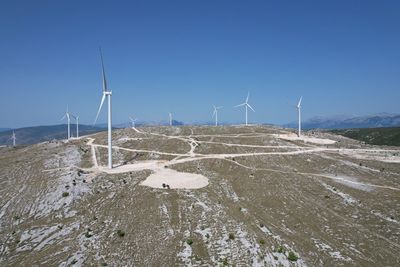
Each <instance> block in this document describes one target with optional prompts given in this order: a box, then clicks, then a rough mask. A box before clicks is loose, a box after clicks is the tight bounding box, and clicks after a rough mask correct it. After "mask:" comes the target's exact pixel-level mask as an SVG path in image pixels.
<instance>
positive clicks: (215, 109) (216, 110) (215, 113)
mask: <svg viewBox="0 0 400 267" xmlns="http://www.w3.org/2000/svg"><path fill="white" fill-rule="evenodd" d="M213 107H214V112H213V115H212V116H213V118H214V116H215V126H218V109H221V108H222V107H216V106H214V105H213Z"/></svg>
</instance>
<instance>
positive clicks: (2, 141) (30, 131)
mask: <svg viewBox="0 0 400 267" xmlns="http://www.w3.org/2000/svg"><path fill="white" fill-rule="evenodd" d="M14 131H15V135H16V138H17V144H23V145H28V144H36V143H40V142H44V141H51V140H54V139H66V138H67V125H66V124H61V125H48V126H35V127H25V128H19V129H15V130H14ZM101 131H105V128H102V127H93V126H87V125H79V135H80V136H83V135H87V134H92V133H97V132H101ZM71 134H72V135H73V136H75V135H76V128H75V125H72V126H71ZM11 135H12V130H6V131H1V132H0V145H10V144H12V141H11V139H10V138H11Z"/></svg>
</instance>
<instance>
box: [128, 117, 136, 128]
mask: <svg viewBox="0 0 400 267" xmlns="http://www.w3.org/2000/svg"><path fill="white" fill-rule="evenodd" d="M129 119H130V120H131V123H132V128H135V121H137V119H133V118H132V117H129Z"/></svg>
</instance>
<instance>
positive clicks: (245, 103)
mask: <svg viewBox="0 0 400 267" xmlns="http://www.w3.org/2000/svg"><path fill="white" fill-rule="evenodd" d="M249 96H250V92H249V93H247V97H246V101H245V102H244V103H242V104H239V105H237V106H235V107H236V108H237V107H241V106H245V108H246V126H247V125H248V124H247V108H250V109H251V110H252V111H253V112H255V111H254V109H253V108H252V107H251V106H250V104H249Z"/></svg>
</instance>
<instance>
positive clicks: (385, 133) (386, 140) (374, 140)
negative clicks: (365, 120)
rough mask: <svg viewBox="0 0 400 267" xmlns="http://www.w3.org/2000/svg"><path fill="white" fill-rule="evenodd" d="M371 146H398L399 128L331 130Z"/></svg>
mask: <svg viewBox="0 0 400 267" xmlns="http://www.w3.org/2000/svg"><path fill="white" fill-rule="evenodd" d="M330 132H332V133H334V134H339V135H343V136H345V137H349V138H352V139H356V140H359V141H363V142H365V143H367V144H371V145H386V146H400V127H387V128H360V129H344V130H331V131H330Z"/></svg>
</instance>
